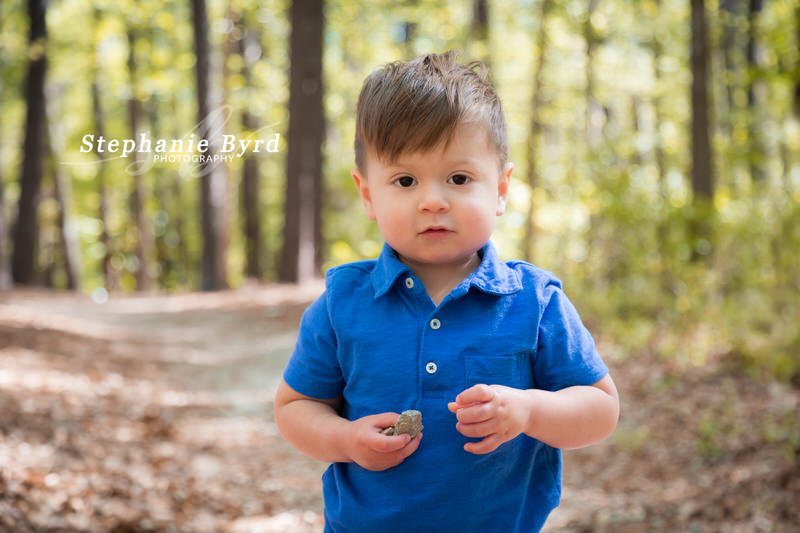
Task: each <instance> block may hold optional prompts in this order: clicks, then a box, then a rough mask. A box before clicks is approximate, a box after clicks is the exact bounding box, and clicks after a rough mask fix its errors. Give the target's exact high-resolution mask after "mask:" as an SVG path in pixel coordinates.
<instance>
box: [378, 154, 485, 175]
mask: <svg viewBox="0 0 800 533" xmlns="http://www.w3.org/2000/svg"><path fill="white" fill-rule="evenodd" d="M401 157H402V156H401ZM397 159H400V158H399V157H398V158H397ZM480 162H481V159H480V158H477V157H475V158H473V157H467V158H465V159H457V160H453V161H447V160H443V161H440V163H439V164H441V165H447V166H452V167H459V166H468V167H472V166H478V165H480ZM417 165H419V166H424V165H425V164H424V163H417V164H414V163H410V162H403V161H398V160H395V161H393V162H391V163H387V165H386V166H387V168H388V170H390V171H395V170H406V169H407V168H408V167H414V166H417Z"/></svg>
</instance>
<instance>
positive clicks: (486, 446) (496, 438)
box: [464, 433, 503, 455]
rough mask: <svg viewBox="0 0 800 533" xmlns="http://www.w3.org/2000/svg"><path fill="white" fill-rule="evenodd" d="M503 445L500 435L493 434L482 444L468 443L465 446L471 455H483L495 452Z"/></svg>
mask: <svg viewBox="0 0 800 533" xmlns="http://www.w3.org/2000/svg"><path fill="white" fill-rule="evenodd" d="M501 444H503V442H502V440H501V439H500V435H498V434H497V433H493V434H492V435H489V436H488V437H486V438H485V439H483V440H482V441H480V442H468V443H466V444H465V445H464V450H466V451H468V452H469V453H474V454H477V455H483V454H486V453H489V452H493V451H495V450H496V449H497V447H498V446H500V445H501Z"/></svg>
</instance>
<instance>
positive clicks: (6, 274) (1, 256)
mask: <svg viewBox="0 0 800 533" xmlns="http://www.w3.org/2000/svg"><path fill="white" fill-rule="evenodd" d="M2 27H3V19H2V13H0V29H2ZM2 52H3V49H2V44H1V43H0V54H2ZM2 96H3V76H1V75H0V102H2V100H3V98H2ZM0 146H1V145H0ZM4 185H5V184H4V183H3V168H2V165H0V291H2V290H5V289H8V288H9V287H10V286H11V271H10V270H9V262H8V255H7V253H6V250H7V248H6V245H7V242H8V227H7V226H6V198H5V192H4V191H5V189H4Z"/></svg>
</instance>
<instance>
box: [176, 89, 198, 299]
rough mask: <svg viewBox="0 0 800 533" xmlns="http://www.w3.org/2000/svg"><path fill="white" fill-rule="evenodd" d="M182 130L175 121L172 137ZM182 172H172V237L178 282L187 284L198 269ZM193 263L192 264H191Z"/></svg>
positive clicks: (179, 133) (179, 134) (178, 135)
mask: <svg viewBox="0 0 800 533" xmlns="http://www.w3.org/2000/svg"><path fill="white" fill-rule="evenodd" d="M170 107H171V109H172V114H173V115H174V116H177V115H178V102H177V99H176V97H175V94H173V95H172V99H171V102H170ZM181 135H182V134H181V132H180V131H179V129H178V124H177V122H175V121H173V131H172V138H173V139H179V138H180V137H181ZM181 181H182V179H181V174H180V172H177V171H175V172H172V191H171V194H172V206H173V209H172V213H173V219H174V221H175V235H174V238H173V239H171V241H172V246H174V247H175V249H176V251H175V255H176V257H177V261H176V262H177V265H176V277H175V279H176V283H177V284H178V285H181V286H183V285H186V284H187V283H188V282H189V275H188V274H189V273H190V272H196V271H197V269H196V268H195V265H194V264H193V262H191V261H190V259H189V250H188V249H187V246H186V220H185V218H184V205H183V184H182V183H181ZM190 263H192V264H190Z"/></svg>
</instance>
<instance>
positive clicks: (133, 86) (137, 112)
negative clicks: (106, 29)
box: [128, 27, 154, 291]
mask: <svg viewBox="0 0 800 533" xmlns="http://www.w3.org/2000/svg"><path fill="white" fill-rule="evenodd" d="M136 40H137V32H136V28H134V27H128V77H129V80H130V95H129V96H128V121H129V122H128V123H129V125H130V129H131V137H132V138H133V139H136V140H137V141H138V139H139V134H140V133H141V130H142V128H141V121H142V103H141V101H140V100H139V94H138V91H139V84H138V82H137V64H136ZM131 155H132V156H133V165H132V167H133V169H134V170H133V185H132V187H131V191H130V206H131V213H132V215H133V228H134V229H135V233H136V239H135V241H136V257H137V259H138V260H139V261H138V262H139V268H138V270H136V290H138V291H146V290H150V289H152V288H153V277H152V275H151V272H152V262H153V247H154V245H153V231H152V227H151V223H150V221H149V220H148V218H147V215H146V214H145V199H146V198H147V196H148V195H147V192H146V190H145V184H144V170H143V161H142V153H141V152H140V151H139V150H134V151H133V153H132V154H131Z"/></svg>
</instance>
